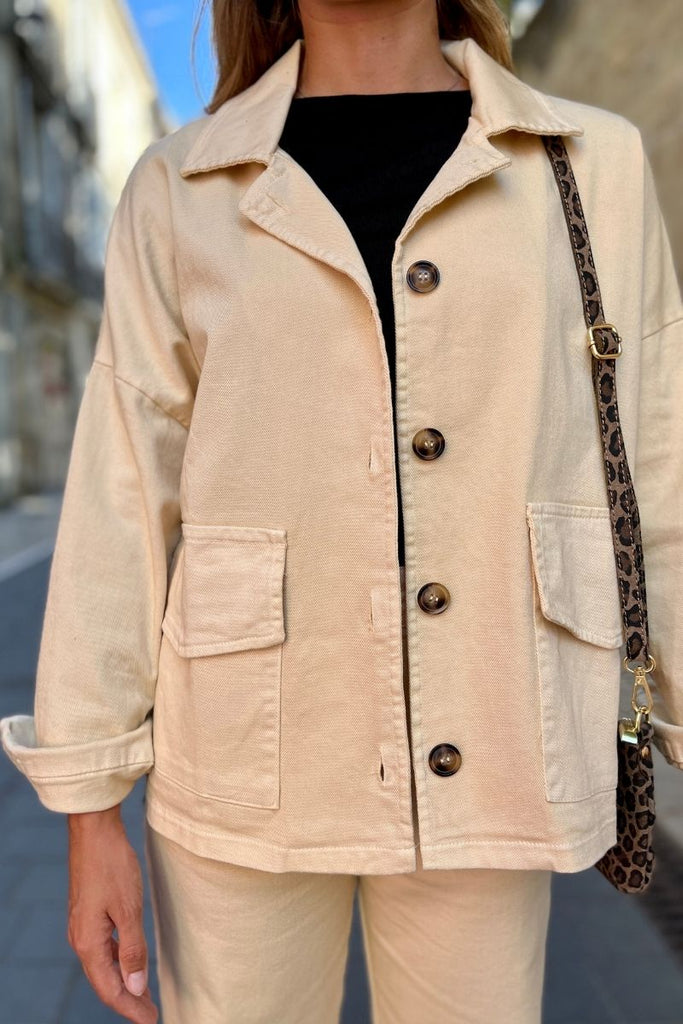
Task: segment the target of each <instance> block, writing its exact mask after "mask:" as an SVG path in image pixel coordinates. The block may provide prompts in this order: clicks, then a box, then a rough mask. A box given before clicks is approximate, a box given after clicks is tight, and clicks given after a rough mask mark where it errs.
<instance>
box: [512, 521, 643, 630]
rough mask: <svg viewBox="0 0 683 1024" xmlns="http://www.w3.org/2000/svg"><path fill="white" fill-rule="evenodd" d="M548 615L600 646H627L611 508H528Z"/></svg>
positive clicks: (541, 594)
mask: <svg viewBox="0 0 683 1024" xmlns="http://www.w3.org/2000/svg"><path fill="white" fill-rule="evenodd" d="M526 512H527V522H528V525H529V537H530V542H531V554H532V563H533V569H534V575H535V578H536V583H537V587H538V595H539V602H540V606H541V610H542V612H543V615H544V616H545V617H546V618H547V619H550V620H551V621H552V622H556V623H558V624H559V625H560V626H564V627H565V628H566V629H568V630H569V631H570V632H571V633H573V634H574V635H575V636H577V637H578V638H579V639H581V640H587V641H588V642H589V643H592V644H598V645H599V646H600V647H619V646H621V644H622V642H623V626H622V618H621V605H620V601H619V585H618V582H617V571H616V561H615V557H614V545H613V541H612V529H611V524H610V516H609V509H608V508H602V507H594V506H590V505H566V504H561V503H559V502H549V501H542V502H530V503H529V504H527V507H526Z"/></svg>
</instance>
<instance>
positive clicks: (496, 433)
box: [1, 38, 683, 873]
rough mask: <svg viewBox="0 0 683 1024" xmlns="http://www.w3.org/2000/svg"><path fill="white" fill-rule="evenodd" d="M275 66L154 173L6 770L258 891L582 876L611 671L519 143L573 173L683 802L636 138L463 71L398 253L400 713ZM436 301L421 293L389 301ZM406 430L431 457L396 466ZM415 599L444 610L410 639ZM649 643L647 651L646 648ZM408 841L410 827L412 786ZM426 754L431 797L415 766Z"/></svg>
mask: <svg viewBox="0 0 683 1024" xmlns="http://www.w3.org/2000/svg"><path fill="white" fill-rule="evenodd" d="M301 47H302V43H301V40H297V41H296V42H295V43H294V44H293V45H292V46H291V48H290V49H289V50H288V51H287V52H286V53H285V54H284V55H283V56H282V57H281V58H280V59H279V60H278V61H277V63H276V64H274V65H273V66H272V67H271V68H269V69H268V70H267V71H266V73H265V74H263V75H262V77H261V78H260V79H259V80H258V81H257V82H255V83H254V84H253V85H252V86H251V87H250V88H249V89H247V90H246V91H244V92H242V93H241V94H240V95H238V96H235V97H233V98H232V99H230V100H228V101H227V102H226V103H224V104H223V106H222V107H221V108H220V110H219V111H218V112H216V113H215V114H213V115H206V116H202V117H200V118H198V119H197V120H195V121H193V122H192V123H190V124H187V125H185V126H183V127H181V128H180V129H178V130H177V131H175V132H173V133H171V134H169V135H167V136H166V137H165V138H163V139H161V140H160V141H157V142H155V143H153V144H152V145H150V146H149V147H148V148H147V149H146V150H145V152H144V153H143V154H142V155H141V157H140V159H139V160H138V162H137V163H136V165H135V167H134V169H133V170H132V172H131V174H130V178H129V180H128V182H127V185H126V187H125V189H124V191H123V194H122V197H121V200H120V203H119V205H118V208H117V210H116V214H115V217H114V220H113V224H112V227H111V232H110V237H109V242H108V249H107V265H106V283H105V310H104V316H103V320H102V327H101V332H100V336H99V341H98V344H97V350H96V353H95V358H94V362H93V365H92V369H91V372H90V374H89V377H88V380H87V386H86V389H85V395H84V398H83V401H82V405H81V409H80V415H79V419H78V424H77V429H76V434H75V438H74V444H73V451H72V458H71V464H70V469H69V475H68V479H67V484H66V491H65V497H64V506H63V511H62V516H61V520H60V524H59V531H58V537H57V545H56V550H55V553H54V559H53V563H52V567H51V575H50V586H49V593H48V603H47V608H46V613H45V621H44V628H43V636H42V643H41V648H40V657H39V664H38V677H37V691H36V701H35V716H29V715H21V714H17V715H13V716H11V717H7V718H4V719H3V720H2V723H1V725H2V742H3V745H4V749H5V750H6V752H7V754H8V755H9V756H10V757H11V758H12V760H13V761H14V763H15V764H16V766H17V767H18V768H19V769H20V770H21V771H22V772H24V773H25V774H26V775H27V776H28V778H29V779H30V781H31V783H32V784H33V786H34V787H35V789H36V790H37V793H38V796H39V797H40V800H41V801H42V803H43V804H44V805H45V806H46V807H48V808H51V809H53V810H55V811H60V812H69V811H89V810H96V809H100V808H106V807H109V806H112V805H114V804H115V803H117V802H119V801H121V800H122V799H123V798H124V797H125V796H126V795H127V794H128V793H129V791H130V790H131V788H132V786H133V784H134V782H135V780H136V779H137V778H138V777H139V776H141V775H143V774H145V773H148V778H147V789H146V794H147V800H146V813H147V816H148V819H149V821H150V823H151V824H152V826H153V827H155V828H157V829H159V830H160V831H161V832H163V833H165V834H166V835H167V836H169V837H171V838H173V839H175V840H176V841H177V842H179V843H181V844H183V845H184V846H186V847H188V848H189V849H191V850H193V851H195V852H197V853H199V854H203V855H208V856H211V857H214V858H218V859H222V860H227V861H231V862H235V863H239V864H243V865H248V866H252V867H256V868H261V869H266V870H270V871H277V872H279V871H290V870H306V871H325V872H345V873H390V872H407V871H411V870H413V869H414V868H415V866H416V845H417V844H418V843H419V846H420V850H421V855H422V859H423V863H424V865H425V867H428V868H457V867H504V868H550V869H554V870H558V871H576V870H579V869H583V868H585V867H587V866H589V865H591V864H592V863H594V862H595V860H597V859H598V857H599V856H600V855H602V853H603V852H604V851H605V850H606V849H607V848H608V847H610V846H611V845H612V844H613V843H614V841H615V839H616V827H615V783H616V778H617V755H616V728H617V718H618V714H619V695H620V681H621V684H623V685H622V687H621V689H622V697H623V698H624V699H623V702H622V710H625V708H626V707H627V706H628V697H629V696H630V689H629V686H630V682H631V679H632V677H631V676H630V675H627V674H626V673H625V672H622V670H621V659H622V656H623V654H624V653H625V651H624V649H623V645H622V641H623V636H622V625H621V617H620V607H619V599H618V592H617V582H616V570H615V564H614V552H613V548H612V540H611V535H610V525H609V517H608V510H607V496H606V485H605V478H604V469H603V463H602V454H601V447H600V440H599V429H598V423H597V419H596V409H595V397H594V394H593V390H592V382H591V375H590V364H591V356H590V353H589V351H588V347H587V338H586V328H585V323H584V320H583V315H582V309H581V299H580V291H579V287H578V281H577V277H576V268H575V265H574V262H573V255H572V251H571V248H570V245H569V240H568V236H567V229H566V224H565V221H564V214H563V210H562V207H561V203H560V199H559V194H558V192H557V186H556V184H555V181H554V178H553V174H552V168H551V166H550V163H549V160H548V158H547V155H546V153H545V151H544V148H543V145H542V143H541V140H540V139H539V137H538V136H539V134H540V133H559V134H561V135H563V136H564V137H565V139H566V141H567V145H568V148H569V152H570V156H571V159H572V162H573V167H574V171H575V174H576V178H577V182H578V185H579V189H580V192H581V196H582V198H583V203H584V209H585V215H586V219H587V223H588V227H589V230H590V232H591V241H592V245H593V253H594V256H595V261H596V266H597V269H598V274H599V280H600V286H601V290H602V298H603V304H604V309H605V316H606V318H607V319H608V320H610V321H612V322H614V323H615V324H616V325H617V328H618V330H619V332H620V334H621V336H622V338H623V342H624V352H623V355H622V357H621V358H620V359H619V361H618V363H617V367H616V373H617V381H618V388H619V403H620V410H621V418H622V427H623V433H624V438H625V443H626V448H627V454H628V457H629V459H630V462H631V468H632V473H633V477H634V483H635V487H636V493H637V495H638V499H639V504H640V511H641V524H642V534H643V546H644V552H645V561H646V570H647V598H648V608H649V625H650V642H651V652H652V653H653V654H654V655H655V657H656V659H657V669H656V671H655V672H654V673H653V674H652V676H651V677H650V678H651V680H652V684H653V686H655V684H656V689H655V697H656V708H655V713H654V715H653V719H652V720H653V722H654V724H655V727H656V737H657V745H658V748H659V750H660V751H661V752H662V753H663V754H664V756H665V757H666V758H667V760H669V761H670V762H671V764H674V765H676V766H677V767H678V768H683V629H681V622H680V616H681V614H682V613H683V504H682V501H683V499H682V494H683V488H682V484H683V303H682V300H681V294H680V291H679V287H678V284H677V281H676V276H675V273H674V266H673V260H672V255H671V249H670V245H669V241H668V238H667V234H666V229H665V226H664V224H663V222H662V217H661V213H660V208H659V205H658V201H657V196H656V192H655V187H654V184H653V177H652V172H651V169H650V165H649V163H648V160H647V158H646V156H645V155H644V152H643V146H642V140H641V136H640V133H639V131H638V129H637V128H636V127H635V126H634V125H633V124H632V123H631V122H630V121H628V120H626V119H625V118H623V117H621V116H618V115H617V114H614V113H611V112H609V111H606V110H602V109H599V108H597V107H594V106H589V105H586V104H582V103H578V102H573V101H569V100H567V99H563V98H558V97H554V96H548V95H545V94H543V93H541V92H539V91H537V90H535V89H533V88H531V87H529V86H528V85H526V84H525V83H523V82H521V81H520V80H519V79H518V78H517V77H516V76H515V75H513V74H511V73H510V72H509V71H507V70H506V69H504V68H502V67H501V66H500V65H499V64H497V63H496V62H495V61H494V60H493V59H492V58H491V57H489V56H488V55H487V54H486V52H485V51H484V50H483V49H481V48H480V47H479V46H478V45H477V43H476V42H475V41H474V40H473V39H471V38H467V39H462V40H458V41H449V42H445V41H444V42H443V43H442V47H443V52H444V54H445V56H446V59H447V60H448V61H449V62H451V63H452V65H453V66H454V67H456V68H457V69H458V70H459V71H460V72H461V74H463V75H464V76H465V77H466V78H467V79H468V81H469V85H470V89H471V91H472V97H473V108H472V116H471V118H470V120H469V123H468V126H467V130H466V131H465V134H464V136H463V138H462V141H461V142H460V144H459V145H458V146H457V148H456V149H455V150H454V152H453V154H452V155H451V156H450V157H449V159H448V160H447V161H446V162H445V164H444V165H443V166H442V167H441V169H440V170H439V172H438V173H437V175H436V176H435V178H434V179H433V180H432V181H431V183H430V184H429V186H428V188H427V189H426V190H425V192H424V193H423V195H422V196H421V197H420V199H419V200H418V202H417V203H416V205H415V207H414V209H413V210H412V212H411V214H410V216H409V217H408V220H407V221H406V223H405V225H404V227H403V229H402V231H401V233H400V235H399V237H398V239H397V241H396V247H395V251H394V257H393V263H392V272H393V295H394V303H395V311H396V344H397V389H396V422H397V430H398V447H399V453H398V457H399V471H400V479H401V485H402V495H403V503H404V504H403V507H404V515H405V530H406V580H407V595H408V600H407V614H406V620H405V621H406V626H407V649H408V666H409V676H410V698H409V702H410V707H409V712H410V714H409V716H408V715H407V711H406V705H405V701H404V692H403V676H402V673H403V667H404V662H403V656H402V644H401V627H402V616H401V591H400V574H399V566H398V561H397V509H396V480H395V476H394V441H393V433H392V408H391V394H390V379H389V373H388V364H387V359H386V354H385V350H384V344H383V336H382V330H381V323H380V319H379V314H378V309H377V303H376V299H375V296H374V292H373V288H372V284H371V280H370V277H369V275H368V271H367V269H366V267H365V265H364V262H363V260H362V258H361V256H360V253H359V250H358V248H357V247H356V244H355V242H354V240H353V238H352V236H351V234H350V232H349V230H348V228H347V226H346V224H345V223H344V221H343V220H342V218H341V216H340V215H339V214H338V213H337V212H336V210H335V208H334V207H333V206H332V205H331V203H330V202H329V201H328V200H327V199H326V197H325V196H324V195H323V193H322V192H321V191H320V190H319V189H318V187H317V186H316V185H315V183H314V182H313V180H312V179H311V178H310V177H309V176H308V175H307V174H306V173H305V172H304V170H303V169H302V168H301V167H300V166H299V165H298V164H297V163H296V162H295V161H294V160H293V159H292V158H291V157H290V156H288V155H287V154H286V153H285V152H284V151H283V150H282V149H280V148H278V139H279V135H280V131H281V129H282V126H283V123H284V119H285V116H286V113H287V109H288V105H289V102H290V99H291V97H292V93H293V91H294V89H295V86H296V81H297V73H298V69H299V62H300V59H301V54H302V49H301ZM424 259H426V260H430V261H432V262H433V263H434V264H436V266H437V267H438V269H439V271H440V282H439V284H438V286H437V287H436V288H434V289H433V290H432V291H429V292H422V293H419V292H417V291H414V290H413V289H412V288H411V287H409V286H408V284H407V273H408V270H409V268H410V267H411V266H412V265H413V264H414V263H415V262H416V261H419V260H424ZM425 427H436V428H438V429H439V430H440V431H441V432H442V433H443V435H444V437H445V439H446V448H445V450H444V453H443V454H442V455H441V456H440V457H439V458H437V459H432V460H425V459H422V458H420V457H418V455H417V454H416V453H415V452H414V450H413V448H412V439H413V437H414V435H415V434H416V433H417V432H418V431H419V430H421V429H422V428H425ZM427 582H438V583H441V584H442V585H443V586H445V587H446V588H447V589H448V591H449V593H450V603H449V604H448V606H447V607H446V608H445V609H444V610H443V611H442V612H441V613H440V614H431V613H429V612H428V611H425V610H423V609H422V607H421V606H420V605H419V604H418V601H417V594H418V592H419V590H420V588H421V587H422V586H423V585H424V584H425V583H427ZM677 616H678V617H677ZM409 741H410V743H411V744H412V756H413V763H414V777H415V787H416V800H417V814H416V816H415V817H414V816H413V813H412V809H411V756H410V755H411V750H410V745H409ZM442 743H452V744H454V745H455V746H456V747H457V749H458V751H459V752H460V755H461V764H460V767H459V770H458V771H456V772H455V774H451V775H449V776H443V775H439V774H437V773H436V772H435V771H434V770H433V768H432V767H431V766H430V762H429V755H430V752H431V751H432V750H433V749H434V748H435V747H436V746H438V745H440V744H442Z"/></svg>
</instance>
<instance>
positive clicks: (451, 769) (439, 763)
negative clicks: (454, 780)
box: [429, 743, 462, 775]
mask: <svg viewBox="0 0 683 1024" xmlns="http://www.w3.org/2000/svg"><path fill="white" fill-rule="evenodd" d="M461 764H462V756H461V754H460V751H459V750H458V748H457V747H454V746H453V744H452V743H439V744H438V746H436V747H434V748H433V749H432V750H430V752H429V767H430V768H431V769H432V771H433V772H435V773H436V775H455V773H456V772H457V770H458V768H459V767H460V765H461Z"/></svg>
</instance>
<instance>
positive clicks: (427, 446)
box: [413, 427, 446, 459]
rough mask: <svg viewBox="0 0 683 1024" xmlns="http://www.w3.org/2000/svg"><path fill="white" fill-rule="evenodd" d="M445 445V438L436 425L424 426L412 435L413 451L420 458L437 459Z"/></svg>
mask: <svg viewBox="0 0 683 1024" xmlns="http://www.w3.org/2000/svg"><path fill="white" fill-rule="evenodd" d="M445 447H446V438H445V437H444V436H443V434H442V433H441V431H440V430H437V429H436V427H424V428H423V429H422V430H418V432H417V434H415V436H414V437H413V451H414V452H415V454H416V455H417V456H419V458H421V459H438V457H439V455H441V452H442V451H443V450H444V448H445Z"/></svg>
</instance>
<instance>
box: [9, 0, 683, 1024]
mask: <svg viewBox="0 0 683 1024" xmlns="http://www.w3.org/2000/svg"><path fill="white" fill-rule="evenodd" d="M501 6H503V7H504V9H505V11H506V14H507V15H508V17H509V18H510V23H511V28H512V35H513V57H514V60H515V69H516V73H517V74H518V75H519V76H520V77H521V78H523V79H524V80H526V81H528V82H529V83H530V84H531V85H534V86H536V87H538V88H541V89H543V90H544V91H545V92H548V93H551V94H554V95H558V96H566V97H568V98H571V99H577V100H581V101H583V102H587V103H591V104H594V105H597V106H600V107H604V108H607V109H610V110H613V111H615V112H617V113H620V114H623V115H624V116H626V117H628V118H629V119H630V120H631V121H633V122H634V123H635V124H637V125H638V127H639V128H640V130H641V132H642V134H643V139H644V142H645V146H646V149H647V151H648V155H649V157H650V160H651V163H652V166H653V170H654V174H655V179H656V184H657V189H658V194H659V198H660V203H661V206H662V210H663V213H664V217H665V220H666V223H667V229H668V232H669V237H670V239H671V243H672V246H673V249H674V255H675V257H676V261H677V266H678V268H679V274H680V272H681V268H683V203H681V167H683V113H682V111H683V2H682V0H649V2H648V3H643V0H545V2H543V0H516V2H515V0H511V2H510V3H504V2H503V0H501ZM195 14H196V0H182V2H177V3H174V2H163V0H128V2H126V0H0V97H2V101H3V102H2V103H0V652H1V654H2V658H1V659H0V716H3V715H9V714H15V713H27V714H30V713H32V710H33V686H34V674H35V667H36V662H37V655H38V643H39V639H40V628H41V622H42V615H43V610H44V601H45V594H46V586H47V579H48V573H49V566H50V558H51V555H52V549H53V543H54V537H55V531H56V526H57V521H58V516H59V509H60V502H61V488H62V486H63V481H64V477H65V473H66V468H67V465H68V458H69V452H70V445H71V440H72V435H73V428H74V424H75V420H76V415H77V412H78V406H79V402H80V397H81V394H82V389H83V385H84V381H85V377H86V375H87V373H88V370H89V368H90V362H91V359H92V354H93V350H94V345H95V341H96V337H97V331H98V327H99V318H100V313H101V302H102V265H103V257H104V248H105V243H106V237H107V231H108V227H109V223H110V219H111V215H112V212H113V209H114V207H115V205H116V202H117V200H118V197H119V195H120V191H121V188H122V187H123V184H124V182H125V179H126V177H127V174H128V172H129V171H130V169H131V167H132V165H133V163H134V162H135V160H136V159H137V157H138V156H139V154H140V153H141V152H142V150H143V149H144V148H145V147H146V145H148V143H150V142H151V141H152V140H154V139H155V138H158V137H160V136H162V135H163V134H165V133H166V132H168V131H172V130H173V129H174V128H175V127H177V126H178V125H180V124H182V123H184V122H185V121H187V120H189V119H191V118H194V117H197V116H199V115H201V113H202V112H203V105H204V104H205V103H206V102H208V100H209V98H210V94H211V87H212V83H213V66H212V64H211V58H210V53H209V47H208V26H207V25H206V24H204V25H203V26H202V27H201V29H200V31H199V33H198V36H197V43H196V70H195V71H193V69H192V65H191V53H190V44H191V35H192V28H193V24H194V18H195ZM615 319H616V322H617V323H618V312H617V311H615ZM681 397H682V400H683V396H681ZM629 682H630V677H629V678H628V679H625V680H624V684H625V686H624V694H625V701H624V705H623V710H624V711H625V710H626V708H627V706H628V692H629V691H628V684H629ZM655 778H656V792H657V826H656V836H655V840H656V849H657V853H658V858H659V860H658V869H657V876H656V879H655V882H654V883H653V885H652V887H651V889H650V890H649V891H648V892H647V893H646V894H645V895H643V896H639V897H633V896H630V897H627V896H625V895H623V894H620V893H617V892H616V890H614V889H612V887H611V886H610V885H609V884H608V883H607V881H606V880H605V879H604V878H603V877H602V876H601V875H600V874H599V872H597V871H595V870H593V869H589V870H587V871H583V872H580V873H578V874H574V875H561V874H555V875H554V877H553V909H552V916H551V928H550V935H549V942H548V962H547V975H546V992H545V1009H544V1024H627V1022H632V1021H638V1024H683V775H681V773H680V772H678V771H676V769H674V768H672V767H671V766H669V765H668V764H667V763H666V762H665V761H664V759H663V758H662V757H661V755H659V754H658V752H657V751H655ZM143 790H144V779H142V780H140V781H139V783H138V785H137V786H136V788H135V789H134V790H133V792H132V793H131V795H130V796H129V798H128V799H127V800H126V801H125V802H124V805H123V812H124V818H125V821H126V824H127V827H128V831H129V834H130V836H131V840H132V841H133V843H134V844H135V845H136V848H137V849H138V852H139V855H140V859H141V863H142V862H143V855H142V820H143V813H144V809H143V803H142V794H143ZM66 838H67V837H66V822H65V820H64V818H63V816H61V815H58V814H56V813H53V812H50V811H47V810H46V809H45V808H43V807H42V806H41V805H40V803H39V801H38V799H37V796H36V795H35V793H34V791H33V790H32V788H31V787H30V785H29V783H28V782H27V780H26V779H25V778H24V777H23V776H22V775H21V774H20V773H19V772H18V771H17V770H16V769H15V768H14V766H13V765H12V764H11V762H10V761H9V759H8V758H6V757H4V756H3V757H1V758H0V986H1V992H2V994H1V995H0V1024H105V1022H109V1021H112V1022H113V1021H115V1020H120V1019H121V1018H119V1017H117V1016H116V1015H114V1014H113V1013H112V1012H111V1011H109V1010H107V1009H106V1008H105V1007H103V1006H102V1005H101V1004H100V1003H99V1002H98V1000H97V998H96V996H95V995H94V993H93V992H92V990H91V989H90V987H89V985H88V982H87V980H86V978H85V976H84V975H83V972H82V969H81V967H80V963H79V962H78V960H77V958H76V956H75V954H74V953H73V951H72V950H71V948H70V946H69V945H68V943H67V939H66V901H67V874H66V851H67V846H66ZM143 870H144V864H143ZM145 881H146V878H145ZM146 915H147V916H146V927H147V938H148V942H149V944H150V949H151V953H152V972H151V973H152V978H151V981H152V987H153V991H154V993H155V996H156V993H157V987H156V986H157V981H156V974H155V961H154V936H153V929H152V920H151V912H150V905H149V893H148V891H147V895H146ZM157 1003H158V999H157ZM369 1020H370V1018H369V1011H368V1000H367V984H366V977H365V966H364V959H363V950H362V940H361V936H360V927H359V921H358V916H357V912H356V914H355V916H354V922H353V929H352V934H351V942H350V952H349V961H348V970H347V985H346V997H345V1007H344V1017H343V1021H344V1024H369ZM505 1020H506V1014H505V1007H501V1015H500V1018H499V1020H498V1021H492V1022H491V1024H504V1022H505ZM162 1024H163V1021H162ZM197 1024H201V1022H197ZM274 1024H276V1022H274ZM415 1024H422V1022H418V1021H416V1022H415Z"/></svg>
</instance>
